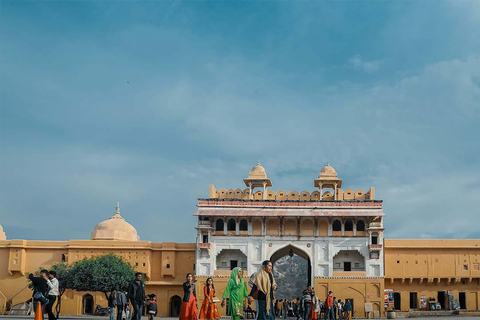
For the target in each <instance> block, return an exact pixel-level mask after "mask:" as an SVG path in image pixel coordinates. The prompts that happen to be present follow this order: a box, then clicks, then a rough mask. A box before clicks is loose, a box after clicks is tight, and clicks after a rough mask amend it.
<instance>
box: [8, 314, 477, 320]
mask: <svg viewBox="0 0 480 320" xmlns="http://www.w3.org/2000/svg"><path fill="white" fill-rule="evenodd" d="M8 318H10V319H19V320H20V319H21V320H33V319H34V318H33V317H32V316H15V315H0V319H8ZM69 319H72V320H109V319H110V318H109V317H106V316H104V317H100V316H61V317H60V318H59V320H69ZM155 319H156V320H160V319H161V320H178V318H161V317H156V318H155ZM277 319H279V318H277ZM293 319H295V318H290V320H293ZM354 319H355V318H354ZM384 319H385V318H384ZM399 319H400V318H399ZM407 319H415V320H445V319H455V320H473V319H480V317H478V316H477V317H474V316H472V317H460V316H444V317H415V318H407ZM45 320H48V317H45ZM142 320H148V319H147V317H142ZM282 320H283V319H282Z"/></svg>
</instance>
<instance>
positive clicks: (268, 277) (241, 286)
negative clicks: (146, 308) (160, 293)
mask: <svg viewBox="0 0 480 320" xmlns="http://www.w3.org/2000/svg"><path fill="white" fill-rule="evenodd" d="M272 268H273V266H272V262H271V261H269V260H266V261H264V262H263V263H262V268H261V269H260V271H258V272H257V273H255V274H253V275H252V276H251V278H250V280H249V281H248V286H249V287H250V293H249V292H248V288H247V284H246V283H245V280H244V279H243V277H244V270H243V269H242V268H240V267H236V268H234V269H233V270H232V272H231V273H230V279H229V281H228V283H227V287H226V288H225V291H224V292H223V295H222V300H221V306H222V307H225V305H226V301H227V299H228V306H227V315H228V316H230V317H231V319H232V320H239V319H240V318H243V315H244V312H245V311H246V312H252V313H254V314H256V316H257V317H256V318H257V319H258V320H273V319H275V308H274V291H275V290H277V284H276V283H275V278H274V277H273V273H272ZM186 280H187V281H186V282H184V283H183V291H184V295H183V301H182V306H181V308H180V317H179V318H180V320H197V319H198V318H200V319H201V320H214V319H219V318H220V314H219V312H218V307H217V305H216V303H218V302H220V300H219V299H217V298H216V294H215V286H214V284H213V279H212V278H208V279H207V281H206V283H205V286H204V288H203V294H204V297H205V298H204V300H203V303H202V307H201V309H200V313H199V316H197V314H198V311H197V296H196V293H195V291H196V287H195V283H196V281H195V280H194V277H193V274H191V273H189V274H187V279H186ZM245 299H248V304H249V306H248V307H247V308H246V309H244V305H245V304H244V302H245ZM254 300H255V310H253V309H252V308H251V307H250V304H251V303H252V302H253V301H254Z"/></svg>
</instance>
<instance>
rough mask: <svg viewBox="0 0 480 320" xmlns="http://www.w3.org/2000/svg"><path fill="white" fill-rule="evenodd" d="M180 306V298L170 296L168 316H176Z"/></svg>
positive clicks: (178, 313)
mask: <svg viewBox="0 0 480 320" xmlns="http://www.w3.org/2000/svg"><path fill="white" fill-rule="evenodd" d="M181 306H182V298H180V297H179V296H173V297H171V298H170V317H172V318H177V317H178V316H179V315H180V307H181Z"/></svg>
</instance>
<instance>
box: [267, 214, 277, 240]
mask: <svg viewBox="0 0 480 320" xmlns="http://www.w3.org/2000/svg"><path fill="white" fill-rule="evenodd" d="M279 235H280V222H279V220H278V218H271V219H268V220H267V236H279Z"/></svg>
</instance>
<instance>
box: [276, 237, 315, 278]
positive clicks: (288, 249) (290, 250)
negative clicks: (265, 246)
mask: <svg viewBox="0 0 480 320" xmlns="http://www.w3.org/2000/svg"><path fill="white" fill-rule="evenodd" d="M290 254H293V255H297V256H299V257H300V258H302V259H304V260H306V261H307V266H308V267H307V268H308V270H307V275H308V282H307V283H308V285H311V284H312V280H313V279H312V263H311V260H310V256H309V255H308V253H306V252H305V251H303V250H302V249H300V248H298V247H296V246H294V245H292V244H288V245H286V246H285V247H283V248H280V249H278V250H277V251H275V252H274V253H273V254H272V255H271V256H270V259H269V260H270V261H271V262H272V264H273V265H274V267H275V262H277V261H278V260H279V259H281V258H283V257H285V256H289V255H290Z"/></svg>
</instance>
